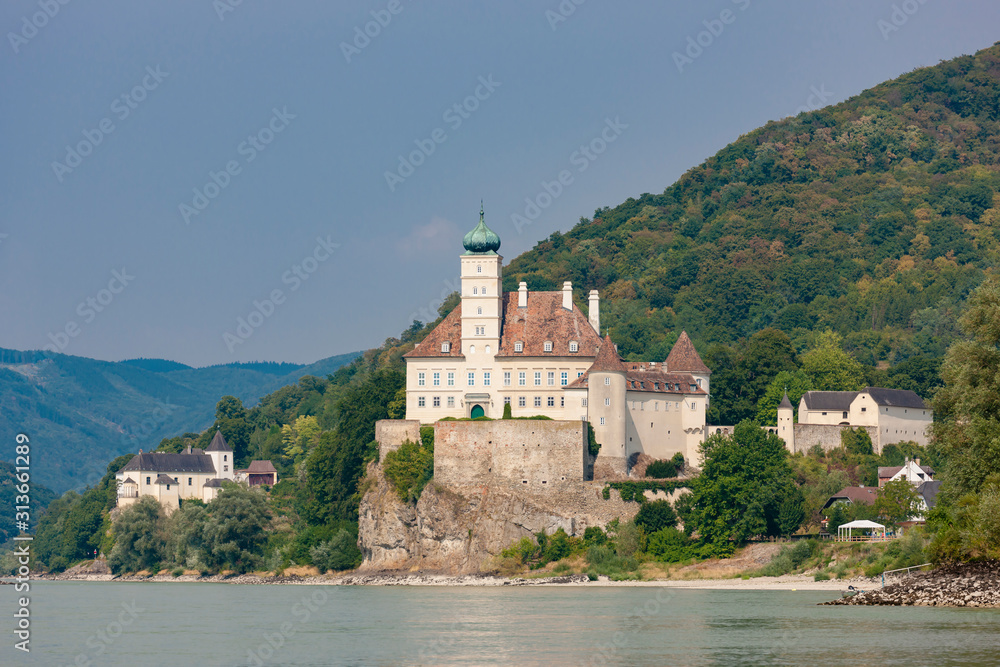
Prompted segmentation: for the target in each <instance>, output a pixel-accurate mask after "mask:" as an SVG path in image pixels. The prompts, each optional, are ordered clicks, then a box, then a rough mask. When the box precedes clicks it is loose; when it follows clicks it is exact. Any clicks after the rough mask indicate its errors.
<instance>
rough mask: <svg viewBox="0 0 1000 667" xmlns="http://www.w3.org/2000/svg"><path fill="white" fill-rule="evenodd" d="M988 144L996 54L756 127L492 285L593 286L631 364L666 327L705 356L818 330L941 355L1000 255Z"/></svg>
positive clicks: (992, 142)
mask: <svg viewBox="0 0 1000 667" xmlns="http://www.w3.org/2000/svg"><path fill="white" fill-rule="evenodd" d="M998 148H1000V46H993V47H991V48H989V49H985V50H983V51H980V52H979V53H977V54H975V55H974V56H962V57H960V58H956V59H954V60H951V61H948V62H943V63H941V64H939V65H936V66H933V67H928V68H923V69H918V70H915V71H913V72H911V73H909V74H905V75H903V76H901V77H899V78H898V79H895V80H893V81H889V82H886V83H883V84H880V85H878V86H876V87H874V88H872V89H870V90H866V91H864V92H863V93H861V94H860V95H857V96H855V97H853V98H851V99H849V100H847V101H845V102H843V103H841V104H837V105H835V106H831V107H827V108H824V109H820V110H818V111H814V112H809V113H802V114H799V115H798V116H796V117H794V118H786V119H784V120H781V121H777V122H770V123H768V124H767V125H765V126H764V127H761V128H759V129H757V130H755V131H753V132H750V133H749V134H747V135H744V136H742V137H740V138H739V139H737V140H736V141H734V142H733V143H731V144H730V145H728V146H726V147H725V148H723V149H722V150H720V151H719V152H718V153H716V154H715V155H714V156H712V157H711V158H709V159H708V160H706V161H705V162H704V163H703V164H701V165H699V166H697V167H695V168H693V169H691V170H690V171H688V172H687V173H686V174H684V175H683V176H682V177H681V178H680V180H678V181H677V182H676V183H674V184H673V185H671V186H669V187H668V188H666V190H665V191H664V192H663V193H662V194H643V195H641V196H640V197H638V198H637V199H632V198H630V199H628V200H627V201H626V202H624V203H623V204H621V205H619V206H616V207H614V208H602V209H599V210H597V211H595V213H594V217H593V219H591V220H588V219H581V220H580V223H579V224H578V225H576V226H575V227H574V228H573V229H572V230H571V231H569V232H567V233H565V234H560V233H555V234H553V235H552V236H551V237H549V238H548V239H547V240H545V241H543V242H541V243H539V244H538V245H537V246H536V247H535V248H534V249H533V250H531V251H529V252H526V253H524V254H522V255H520V256H519V257H517V258H516V259H514V260H513V261H512V262H511V264H510V266H509V268H508V269H507V270H506V272H505V281H504V289H507V290H511V289H517V284H518V282H519V281H521V280H524V281H527V283H528V287H529V289H549V290H550V289H559V287H560V286H561V284H562V282H563V281H565V280H571V281H573V284H574V286H575V289H576V291H577V295H576V296H577V302H578V303H581V304H585V302H586V297H585V294H586V292H587V291H589V290H590V289H595V288H597V289H600V290H601V291H602V301H603V303H602V306H601V310H602V313H601V319H602V326H606V327H610V330H611V335H612V337H613V338H614V339H615V340H616V341H617V342H618V343H619V349H620V351H621V352H622V354H623V355H625V356H627V357H632V358H648V359H663V358H665V357H666V355H667V352H668V350H669V346H670V345H671V344H672V343H673V340H674V337H675V336H676V332H677V331H678V330H680V329H686V330H687V331H688V333H689V334H691V336H692V337H693V338H694V340H695V343H696V344H697V346H698V348H699V349H701V350H706V349H707V348H708V347H709V346H710V345H711V344H713V343H716V344H723V345H727V346H732V345H734V344H736V343H738V342H739V341H741V340H743V339H746V338H748V337H749V336H751V335H752V334H754V333H755V332H757V331H760V330H762V329H765V328H767V327H774V328H777V329H779V330H781V331H783V332H785V333H786V334H788V336H789V337H790V338H791V339H792V341H793V343H794V346H795V347H796V349H797V350H799V351H802V350H803V349H805V348H806V347H809V346H811V345H812V344H813V343H814V341H815V332H819V331H824V330H826V329H832V330H833V331H834V332H837V333H839V334H840V335H841V336H843V345H844V348H845V349H846V350H847V351H848V352H850V353H851V354H852V355H853V356H854V357H855V358H856V359H857V360H858V361H860V362H862V363H864V364H867V365H872V366H874V365H881V366H883V367H885V366H886V365H891V364H896V363H898V362H901V361H903V360H905V359H908V358H911V357H915V356H927V357H932V358H940V357H941V356H943V354H944V352H945V350H946V349H947V347H948V345H949V344H950V343H951V342H952V340H954V338H955V335H956V333H957V326H956V321H957V316H958V312H959V311H960V309H961V308H962V305H963V302H964V300H965V299H966V297H967V295H968V294H969V292H970V291H971V290H972V289H973V288H974V287H976V286H977V285H978V284H979V283H980V282H981V281H982V279H983V275H984V272H985V271H988V270H990V269H991V268H992V267H994V266H995V264H996V261H997V258H998V256H1000V200H997V199H996V193H997V189H998V188H1000V172H998V158H1000V155H998ZM713 385H714V382H713ZM713 388H714V386H713Z"/></svg>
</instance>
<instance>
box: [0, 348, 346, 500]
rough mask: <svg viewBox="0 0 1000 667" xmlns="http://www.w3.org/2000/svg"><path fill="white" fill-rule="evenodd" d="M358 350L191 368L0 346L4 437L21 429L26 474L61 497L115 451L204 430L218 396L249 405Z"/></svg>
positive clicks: (329, 369)
mask: <svg viewBox="0 0 1000 667" xmlns="http://www.w3.org/2000/svg"><path fill="white" fill-rule="evenodd" d="M360 354H361V353H360V352H351V353H348V354H342V355H337V356H333V357H328V358H326V359H321V360H319V361H317V362H315V363H313V364H309V365H300V364H288V363H278V362H250V363H233V364H221V365H217V366H209V367H206V368H192V367H190V366H186V365H185V364H181V363H178V362H174V361H169V360H165V359H129V360H126V361H121V362H109V361H100V360H97V359H88V358H86V357H75V356H70V355H64V354H52V353H49V352H40V351H28V352H24V351H19V350H8V349H4V348H0V440H3V441H4V442H13V438H14V436H15V435H16V434H17V433H26V434H27V435H28V436H29V437H30V438H31V443H32V454H33V456H32V479H33V480H35V481H36V482H37V483H39V484H44V485H45V486H48V487H50V488H52V489H54V490H55V491H57V492H60V493H61V492H62V491H65V490H67V489H70V488H79V487H83V486H85V485H87V484H89V483H92V482H94V481H96V480H98V479H100V477H101V476H102V475H103V474H104V472H105V466H107V463H108V461H110V460H112V459H113V458H115V457H116V456H120V455H121V454H124V453H127V452H134V451H136V450H138V449H139V448H143V449H146V450H150V449H155V448H156V446H157V445H158V444H159V442H160V440H161V439H162V438H164V437H171V436H175V435H178V434H180V433H184V432H187V431H200V430H202V429H204V428H207V427H208V426H210V425H211V423H212V421H213V420H214V418H215V405H216V403H217V402H218V400H219V399H220V398H221V397H222V396H226V395H232V396H236V397H238V398H239V399H241V400H242V401H243V402H244V404H245V405H247V406H250V405H254V404H255V403H256V402H257V401H258V400H259V399H260V397H261V396H264V395H266V394H268V393H270V392H272V391H274V390H276V389H279V388H281V387H283V386H285V385H288V384H295V383H297V382H298V380H299V378H301V377H303V376H305V375H315V376H318V377H325V376H326V375H328V374H331V373H333V372H335V371H336V370H337V369H338V368H340V367H341V366H343V365H345V364H347V363H350V362H351V361H352V360H353V359H354V358H356V357H357V356H358V355H360ZM11 451H13V450H11ZM3 458H4V459H7V458H9V457H8V456H7V455H6V454H4V456H3Z"/></svg>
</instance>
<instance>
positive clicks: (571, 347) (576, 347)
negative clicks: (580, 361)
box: [569, 340, 580, 352]
mask: <svg viewBox="0 0 1000 667" xmlns="http://www.w3.org/2000/svg"><path fill="white" fill-rule="evenodd" d="M569 351H570V352H579V351H580V344H579V343H577V342H576V341H575V340H571V341H570V342H569Z"/></svg>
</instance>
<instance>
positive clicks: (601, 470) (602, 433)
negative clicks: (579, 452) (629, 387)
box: [587, 336, 629, 479]
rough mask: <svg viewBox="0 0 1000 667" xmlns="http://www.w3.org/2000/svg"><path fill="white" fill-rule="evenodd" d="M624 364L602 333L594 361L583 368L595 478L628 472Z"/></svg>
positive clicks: (609, 338)
mask: <svg viewBox="0 0 1000 667" xmlns="http://www.w3.org/2000/svg"><path fill="white" fill-rule="evenodd" d="M625 375H626V368H625V364H623V363H622V360H621V358H620V357H619V356H618V351H617V350H616V349H615V344H614V343H612V342H611V336H605V337H604V341H603V342H602V343H601V347H600V349H599V350H598V351H597V357H596V358H595V359H594V363H593V364H592V365H591V366H590V369H589V370H588V371H587V401H588V405H589V409H588V413H589V416H590V424H591V426H593V427H594V435H595V437H596V438H597V442H599V443H601V451H600V453H599V454H598V455H597V461H596V462H595V463H594V475H595V479H596V478H599V477H606V476H619V475H625V474H627V473H628V456H629V451H628V448H627V447H626V437H625V434H626V420H627V419H628V414H627V412H628V410H627V406H626V403H625Z"/></svg>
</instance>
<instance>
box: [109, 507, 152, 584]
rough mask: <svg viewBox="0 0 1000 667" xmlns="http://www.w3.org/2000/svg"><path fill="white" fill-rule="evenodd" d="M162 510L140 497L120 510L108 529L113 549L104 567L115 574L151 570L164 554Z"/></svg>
mask: <svg viewBox="0 0 1000 667" xmlns="http://www.w3.org/2000/svg"><path fill="white" fill-rule="evenodd" d="M162 521H163V510H162V509H161V507H160V503H159V502H158V501H157V500H156V498H153V497H152V496H143V497H142V498H140V499H139V500H138V501H137V502H135V503H134V504H132V505H130V506H128V507H126V508H125V509H124V510H122V513H121V515H120V516H119V517H118V519H117V520H116V521H115V522H114V524H113V525H112V528H111V530H112V534H113V535H114V540H115V546H114V547H113V548H112V549H111V553H110V554H109V555H108V567H110V568H111V571H112V572H114V573H115V574H120V573H122V572H137V571H139V570H145V569H152V568H154V567H155V566H156V565H158V564H159V563H160V561H162V560H163V558H164V556H165V554H166V539H165V538H164V534H163V526H162V525H161V523H162Z"/></svg>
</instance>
